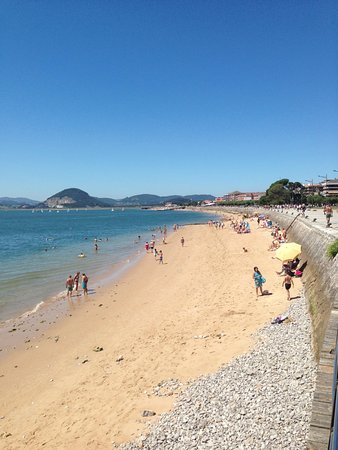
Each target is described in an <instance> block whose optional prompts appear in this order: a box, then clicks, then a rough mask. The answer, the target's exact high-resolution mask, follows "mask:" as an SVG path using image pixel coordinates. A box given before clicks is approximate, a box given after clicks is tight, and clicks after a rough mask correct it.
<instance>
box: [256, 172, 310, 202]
mask: <svg viewBox="0 0 338 450" xmlns="http://www.w3.org/2000/svg"><path fill="white" fill-rule="evenodd" d="M303 191H304V187H303V185H302V184H301V183H299V182H298V181H296V182H292V181H291V182H290V181H289V180H288V179H287V178H282V179H281V180H277V181H275V182H274V183H272V184H271V185H270V187H269V188H268V189H267V191H266V194H265V196H263V197H262V198H261V199H260V204H262V205H283V204H284V203H302V202H303V200H304V196H303Z"/></svg>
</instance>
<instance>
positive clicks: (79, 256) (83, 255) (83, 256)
mask: <svg viewBox="0 0 338 450" xmlns="http://www.w3.org/2000/svg"><path fill="white" fill-rule="evenodd" d="M77 256H78V258H85V257H86V255H85V254H84V253H82V252H81V253H80V254H79V255H77Z"/></svg>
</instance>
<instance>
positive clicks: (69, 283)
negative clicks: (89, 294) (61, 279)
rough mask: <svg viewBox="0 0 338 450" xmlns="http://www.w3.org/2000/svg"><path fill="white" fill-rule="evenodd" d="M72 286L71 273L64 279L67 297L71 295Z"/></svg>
mask: <svg viewBox="0 0 338 450" xmlns="http://www.w3.org/2000/svg"><path fill="white" fill-rule="evenodd" d="M73 287H74V279H73V277H72V276H71V275H69V277H68V278H67V280H66V289H67V297H68V298H70V297H71V296H72V292H73Z"/></svg>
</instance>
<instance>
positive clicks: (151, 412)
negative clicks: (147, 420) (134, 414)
mask: <svg viewBox="0 0 338 450" xmlns="http://www.w3.org/2000/svg"><path fill="white" fill-rule="evenodd" d="M150 416H156V412H155V411H149V410H148V409H145V410H144V411H143V413H142V417H150Z"/></svg>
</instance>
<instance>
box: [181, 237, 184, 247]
mask: <svg viewBox="0 0 338 450" xmlns="http://www.w3.org/2000/svg"><path fill="white" fill-rule="evenodd" d="M181 244H182V247H184V237H183V236H182V237H181Z"/></svg>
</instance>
